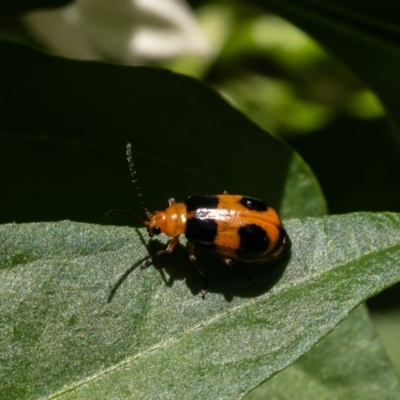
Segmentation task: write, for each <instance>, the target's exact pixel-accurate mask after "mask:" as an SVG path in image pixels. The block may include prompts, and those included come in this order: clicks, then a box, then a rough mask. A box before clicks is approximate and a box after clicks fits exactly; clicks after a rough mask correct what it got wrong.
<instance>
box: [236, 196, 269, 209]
mask: <svg viewBox="0 0 400 400" xmlns="http://www.w3.org/2000/svg"><path fill="white" fill-rule="evenodd" d="M239 203H240V204H241V205H242V206H245V207H246V208H248V209H249V210H255V211H267V210H268V204H267V203H266V202H265V201H262V200H259V199H254V198H253V197H247V196H243V197H242V198H241V199H240V201H239Z"/></svg>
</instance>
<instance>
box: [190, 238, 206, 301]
mask: <svg viewBox="0 0 400 400" xmlns="http://www.w3.org/2000/svg"><path fill="white" fill-rule="evenodd" d="M189 260H190V261H191V262H196V256H195V255H194V244H193V243H190V242H189ZM195 266H196V269H197V271H199V273H200V274H201V275H202V276H203V278H204V284H203V289H201V297H202V298H203V300H204V299H205V298H206V294H207V293H208V282H209V279H208V275H207V273H206V271H204V269H203V268H201V267H200V265H199V264H198V263H196V264H195Z"/></svg>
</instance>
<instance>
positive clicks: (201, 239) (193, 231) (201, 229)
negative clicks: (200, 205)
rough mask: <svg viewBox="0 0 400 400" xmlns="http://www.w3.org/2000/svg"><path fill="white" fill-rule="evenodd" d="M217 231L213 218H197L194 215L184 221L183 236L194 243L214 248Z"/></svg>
mask: <svg viewBox="0 0 400 400" xmlns="http://www.w3.org/2000/svg"><path fill="white" fill-rule="evenodd" d="M217 233H218V225H217V222H216V221H215V220H213V219H199V218H195V217H194V218H189V219H188V220H187V221H186V232H185V236H186V237H187V239H188V240H189V241H190V242H192V243H194V244H198V245H200V246H203V247H207V248H210V249H214V248H215V244H214V240H215V238H216V236H217Z"/></svg>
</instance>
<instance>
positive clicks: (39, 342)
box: [0, 213, 400, 399]
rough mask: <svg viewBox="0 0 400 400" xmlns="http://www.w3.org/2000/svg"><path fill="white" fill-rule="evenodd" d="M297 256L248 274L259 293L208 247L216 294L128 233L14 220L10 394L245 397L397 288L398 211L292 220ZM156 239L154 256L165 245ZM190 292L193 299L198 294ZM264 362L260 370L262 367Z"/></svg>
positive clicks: (5, 250) (9, 245)
mask: <svg viewBox="0 0 400 400" xmlns="http://www.w3.org/2000/svg"><path fill="white" fill-rule="evenodd" d="M286 227H287V230H288V232H289V234H290V236H291V238H292V241H293V252H292V254H291V257H290V260H281V261H280V262H279V263H276V264H269V265H268V264H267V265H266V266H265V268H263V267H260V266H258V267H257V266H254V267H247V271H248V272H249V273H250V274H251V275H252V276H253V280H254V282H255V285H249V284H248V283H246V281H245V280H244V279H243V276H242V275H241V274H240V273H239V272H235V271H231V270H229V269H228V270H227V269H226V267H224V266H223V265H221V263H220V262H219V261H218V260H216V258H215V255H214V254H212V253H208V252H202V251H200V250H199V251H198V259H199V262H200V263H201V264H202V265H203V266H204V268H206V269H207V271H208V274H209V277H210V282H211V283H210V294H209V296H208V297H207V299H206V300H205V301H202V300H201V297H200V295H199V294H198V293H199V291H200V288H201V287H202V278H201V276H200V275H199V274H198V273H197V272H196V271H195V269H194V267H193V265H191V264H190V262H189V261H187V254H186V250H185V249H184V248H182V247H179V248H178V249H177V250H176V252H175V253H174V254H172V255H171V256H170V257H163V258H160V259H159V260H158V261H157V263H156V267H163V268H165V269H166V272H167V274H166V277H165V278H166V280H167V283H165V282H164V281H163V279H162V276H160V273H161V271H160V270H157V269H156V268H149V269H148V270H146V271H140V270H135V271H134V272H133V273H132V275H131V276H129V278H128V279H126V281H124V282H123V284H122V285H121V286H120V288H119V290H118V291H117V292H116V294H115V296H114V298H113V300H112V301H111V302H110V303H109V304H108V303H107V298H108V296H109V295H110V292H111V291H112V289H113V286H114V285H115V283H116V281H117V277H118V276H120V275H121V274H122V273H124V272H125V271H126V270H127V269H129V268H130V267H131V266H132V265H133V264H134V263H135V262H137V261H139V262H140V260H142V259H143V257H145V256H146V248H145V247H144V245H143V243H142V240H141V236H140V234H139V233H138V232H137V231H135V230H132V229H128V228H114V227H100V226H95V225H86V224H77V223H71V222H61V223H48V224H47V223H41V224H22V225H16V224H12V225H4V226H2V227H1V230H0V240H1V246H0V248H1V249H2V251H1V259H0V262H1V268H2V269H1V277H0V280H1V282H2V285H1V297H2V299H3V301H2V303H1V306H0V307H1V315H2V316H3V319H2V322H1V326H0V332H1V340H0V342H1V346H2V349H1V352H2V354H3V355H4V358H5V359H6V360H7V363H6V364H5V365H6V367H5V368H3V369H2V370H1V376H0V382H1V383H0V384H1V385H2V386H1V393H7V394H8V396H9V398H19V399H24V398H37V397H47V398H48V397H50V398H52V397H56V396H61V397H64V398H77V399H78V398H79V399H86V398H99V396H102V398H110V397H118V398H132V397H134V398H171V399H173V398H193V399H196V398H205V397H209V398H217V397H220V398H221V397H223V398H241V397H242V396H243V395H244V394H246V393H247V392H248V391H249V390H250V389H251V388H253V387H255V386H257V385H258V384H260V383H261V382H262V381H264V380H266V379H267V378H268V377H270V376H272V375H273V374H276V373H277V372H279V371H280V370H282V369H283V368H285V367H286V366H288V365H289V364H291V363H293V362H294V361H295V360H296V359H297V358H298V357H300V356H301V355H303V354H304V353H306V352H307V351H308V350H309V349H310V348H311V347H312V346H313V345H314V344H315V343H316V342H318V341H319V340H321V339H322V338H323V337H324V336H325V335H327V334H328V333H329V332H330V331H331V330H332V329H333V328H334V327H335V326H336V325H338V324H339V322H340V321H341V320H343V319H344V318H345V317H346V316H347V315H348V313H349V312H350V311H351V310H352V309H354V308H355V307H356V306H357V305H359V304H360V303H361V302H363V301H364V300H365V299H367V298H368V297H370V296H372V295H374V294H375V293H377V292H379V291H381V290H383V289H384V288H385V287H388V286H390V285H392V284H393V283H395V282H397V281H399V280H400V263H399V258H400V233H399V232H400V229H399V227H400V216H399V215H397V214H391V213H382V214H368V213H360V214H349V215H343V216H329V217H323V218H305V219H303V220H289V221H287V222H286ZM160 246H161V244H159V243H158V242H157V241H153V242H152V243H150V244H149V249H150V252H153V251H155V250H156V249H158V248H160ZM193 294H195V295H194V296H193ZM255 366H257V368H255Z"/></svg>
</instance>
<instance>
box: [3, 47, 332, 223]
mask: <svg viewBox="0 0 400 400" xmlns="http://www.w3.org/2000/svg"><path fill="white" fill-rule="evenodd" d="M0 57H1V59H2V63H1V65H0V71H1V72H2V73H1V74H0V87H1V88H2V96H1V98H0V109H1V110H2V118H1V119H0V129H1V131H2V134H0V158H1V160H2V168H1V169H0V180H1V182H2V183H3V186H4V187H6V188H7V191H6V194H5V195H4V196H3V198H2V201H3V203H2V207H1V208H0V221H2V222H13V221H16V222H33V221H48V220H59V219H71V220H78V221H85V222H97V223H105V218H104V213H105V212H106V211H107V210H108V209H110V208H123V209H128V210H132V211H133V212H135V213H137V214H141V213H142V212H143V210H141V208H140V204H139V202H138V201H137V198H136V193H135V192H134V188H133V187H132V184H131V182H130V177H129V172H128V167H127V163H126V157H125V155H124V151H125V144H126V142H128V141H131V142H132V149H133V156H134V160H135V164H136V166H137V169H138V174H139V177H140V182H141V186H142V188H143V191H144V193H145V196H146V199H147V202H148V207H149V208H150V209H151V210H154V209H160V208H162V207H165V205H166V204H167V200H168V199H169V198H170V197H175V198H176V199H177V200H181V201H183V200H185V199H186V198H187V197H188V196H189V195H194V194H213V193H222V192H223V191H224V190H227V191H228V192H229V193H244V194H247V195H250V196H254V197H257V198H262V199H265V200H266V201H268V203H270V204H271V205H273V206H274V207H275V208H277V209H280V210H281V215H282V216H284V217H286V218H289V217H301V216H319V215H322V214H323V213H325V212H326V205H325V200H324V198H323V195H322V192H321V189H320V187H319V185H318V182H317V181H316V179H315V177H314V175H313V174H312V172H311V171H310V169H309V168H308V166H307V165H306V164H305V163H304V161H303V160H301V158H300V157H299V156H298V155H296V154H295V153H294V152H293V151H292V150H291V149H289V148H288V147H287V146H286V145H285V144H284V143H282V142H281V141H280V140H278V139H276V138H274V137H272V136H271V135H268V134H267V133H266V132H265V131H263V130H262V129H260V128H259V127H258V126H256V125H255V124H254V123H252V122H250V121H249V120H248V119H246V118H245V117H244V116H243V115H242V114H240V113H239V112H237V111H236V110H235V109H233V108H232V107H231V106H229V105H228V104H227V103H226V102H225V101H223V100H222V98H221V97H220V96H218V95H217V94H216V93H215V92H213V91H211V90H209V89H208V88H207V87H206V86H204V85H203V84H201V83H200V82H198V81H196V80H195V79H192V78H188V77H185V76H182V75H178V74H173V73H171V72H169V71H165V70H160V69H155V68H140V67H135V68H134V67H122V66H117V65H107V64H102V63H94V62H78V61H71V60H65V59H61V58H56V57H51V56H48V55H45V54H42V53H39V52H36V51H33V50H30V49H28V48H25V47H23V46H19V45H16V44H13V43H6V42H3V43H2V42H0Z"/></svg>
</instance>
